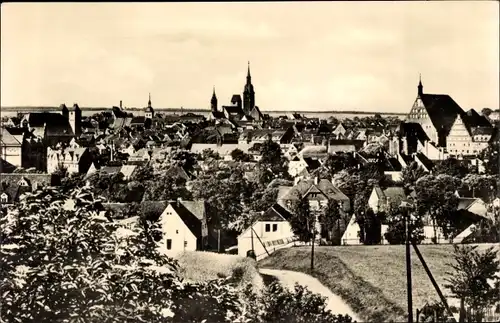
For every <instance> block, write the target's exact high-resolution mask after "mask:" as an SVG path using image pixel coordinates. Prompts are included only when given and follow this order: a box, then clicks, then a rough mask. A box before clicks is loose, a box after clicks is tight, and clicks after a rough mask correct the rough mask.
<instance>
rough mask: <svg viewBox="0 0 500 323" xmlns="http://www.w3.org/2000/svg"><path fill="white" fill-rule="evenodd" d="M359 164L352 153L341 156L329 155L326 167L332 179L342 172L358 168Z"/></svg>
mask: <svg viewBox="0 0 500 323" xmlns="http://www.w3.org/2000/svg"><path fill="white" fill-rule="evenodd" d="M358 165H359V163H358V161H357V160H356V158H354V156H353V154H352V153H342V154H340V155H328V157H327V159H326V161H325V163H324V166H325V168H326V169H327V171H328V174H327V176H328V177H329V178H332V177H333V176H334V175H335V174H337V173H338V172H340V171H342V170H352V169H355V168H356V167H358Z"/></svg>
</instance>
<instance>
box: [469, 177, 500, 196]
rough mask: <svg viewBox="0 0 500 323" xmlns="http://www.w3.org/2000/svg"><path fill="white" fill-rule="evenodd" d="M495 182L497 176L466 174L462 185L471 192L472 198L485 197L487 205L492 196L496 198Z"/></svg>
mask: <svg viewBox="0 0 500 323" xmlns="http://www.w3.org/2000/svg"><path fill="white" fill-rule="evenodd" d="M497 181H498V176H493V175H484V174H483V175H479V174H468V175H467V176H465V177H464V178H462V185H463V186H464V187H466V188H468V189H469V190H471V191H472V195H473V197H476V195H479V196H481V197H486V200H485V202H487V203H488V202H489V201H490V200H491V199H492V198H493V197H494V196H497V194H496V191H497ZM481 193H486V194H481Z"/></svg>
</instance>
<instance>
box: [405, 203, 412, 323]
mask: <svg viewBox="0 0 500 323" xmlns="http://www.w3.org/2000/svg"><path fill="white" fill-rule="evenodd" d="M409 222H410V214H409V211H408V210H406V214H405V227H406V284H407V296H408V323H413V304H412V286H411V250H410V239H411V238H410V236H411V233H410V228H409Z"/></svg>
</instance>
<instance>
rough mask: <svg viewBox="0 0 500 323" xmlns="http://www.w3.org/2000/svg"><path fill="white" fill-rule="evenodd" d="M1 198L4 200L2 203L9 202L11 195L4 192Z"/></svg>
mask: <svg viewBox="0 0 500 323" xmlns="http://www.w3.org/2000/svg"><path fill="white" fill-rule="evenodd" d="M0 200H1V201H2V203H7V202H9V197H8V196H7V194H5V193H3V194H2V196H1V197H0Z"/></svg>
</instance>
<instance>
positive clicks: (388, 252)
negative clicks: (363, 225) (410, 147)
mask: <svg viewBox="0 0 500 323" xmlns="http://www.w3.org/2000/svg"><path fill="white" fill-rule="evenodd" d="M487 247H489V245H481V246H480V247H479V249H485V248H487ZM495 248H496V249H497V250H500V247H499V246H498V245H496V246H495ZM419 250H420V252H421V253H422V255H423V257H424V259H425V261H426V263H427V265H428V267H429V269H430V270H431V272H432V274H433V276H434V278H435V279H436V281H437V283H438V285H439V286H440V287H441V288H442V291H443V292H444V293H445V295H447V294H448V291H446V290H445V289H444V284H445V283H446V280H445V279H446V277H447V274H446V273H447V272H448V271H449V270H450V268H449V266H448V265H447V264H448V263H450V262H453V246H451V245H421V246H419ZM310 255H311V250H310V247H296V248H289V249H281V250H278V251H276V252H275V253H274V254H273V255H271V256H270V257H268V258H266V259H264V260H262V261H260V262H259V267H261V268H273V269H283V270H294V271H300V272H303V273H307V274H311V275H312V276H314V277H316V278H318V280H319V281H320V282H322V283H323V284H324V285H325V286H327V287H328V288H330V289H331V290H332V292H333V293H335V294H337V295H339V296H340V297H342V299H343V300H344V301H345V302H346V303H347V304H348V305H349V306H351V307H352V309H353V310H354V311H355V312H356V313H358V315H359V316H360V317H361V319H363V320H364V321H369V322H374V321H377V322H381V321H384V322H390V321H393V322H398V321H404V320H405V319H406V308H407V297H406V265H405V247H404V246H402V245H401V246H389V245H385V246H349V247H318V248H316V249H315V270H314V271H313V272H310ZM412 282H413V284H412V286H413V293H412V294H413V309H414V311H415V309H417V308H421V307H422V306H423V305H424V304H425V303H426V302H428V301H432V300H437V299H438V296H437V293H436V291H435V290H434V287H433V286H432V283H431V282H430V280H429V278H428V276H427V274H426V273H425V270H424V268H423V267H422V265H421V263H420V261H419V260H418V258H417V255H416V253H415V251H414V250H412Z"/></svg>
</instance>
